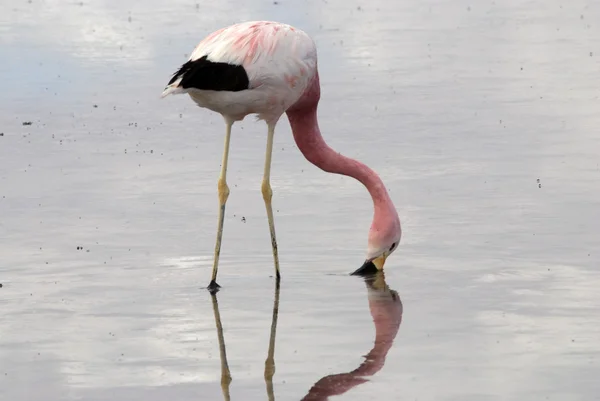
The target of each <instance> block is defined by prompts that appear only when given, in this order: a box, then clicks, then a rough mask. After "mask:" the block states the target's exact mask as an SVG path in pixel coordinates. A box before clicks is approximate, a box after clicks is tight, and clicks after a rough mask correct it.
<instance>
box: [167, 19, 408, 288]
mask: <svg viewBox="0 0 600 401" xmlns="http://www.w3.org/2000/svg"><path fill="white" fill-rule="evenodd" d="M182 93H187V94H188V95H189V96H190V97H191V98H192V100H193V101H194V102H196V104H197V105H198V106H200V107H202V108H206V109H209V110H212V111H214V112H217V113H219V114H221V115H222V116H223V119H224V120H225V145H224V150H223V161H222V164H221V173H220V175H219V180H218V182H217V188H218V194H219V218H218V226H217V238H216V244H215V251H214V259H213V269H212V276H211V281H210V283H209V285H208V289H209V291H211V292H216V291H218V290H219V288H220V286H219V284H217V271H218V265H219V255H220V253H221V239H222V238H223V220H224V215H225V204H226V202H227V198H228V197H229V187H228V186H227V180H226V176H227V161H228V159H229V142H230V138H231V127H232V126H233V124H234V122H236V121H241V120H243V119H244V117H246V116H247V115H248V114H256V115H257V117H258V119H259V120H263V121H265V123H266V124H267V149H266V154H265V165H264V174H263V179H262V185H261V191H262V195H263V199H264V201H265V207H266V209H267V218H268V222H269V231H270V234H271V247H272V250H273V260H274V263H275V275H276V279H277V281H278V282H279V280H280V278H281V274H280V270H279V257H278V250H277V239H276V235H275V223H274V220H273V208H272V197H273V191H272V189H271V184H270V178H271V156H272V153H273V136H274V134H275V126H276V125H277V122H278V121H279V119H280V117H281V116H282V115H283V114H284V113H286V114H287V118H288V120H289V123H290V125H291V128H292V132H293V135H294V140H295V142H296V144H297V146H298V148H299V149H300V151H301V152H302V154H303V155H304V157H305V158H306V159H307V160H308V161H309V162H311V163H312V164H314V165H315V166H317V167H319V168H320V169H322V170H324V171H326V172H329V173H335V174H343V175H346V176H350V177H353V178H355V179H356V180H358V181H360V182H361V183H362V184H363V185H364V186H365V187H366V188H367V190H368V191H369V194H370V195H371V198H372V199H373V207H374V213H373V221H372V223H371V227H370V229H369V235H368V244H367V253H366V259H365V261H364V263H363V265H362V266H361V267H360V268H359V269H358V270H356V271H355V272H354V273H352V274H355V275H365V274H371V273H374V272H377V271H379V270H383V266H384V263H385V261H386V259H387V258H388V257H389V256H390V255H391V254H392V253H393V252H394V251H395V250H396V248H397V246H398V244H399V242H400V237H401V232H402V230H401V227H400V219H399V217H398V213H397V211H396V208H395V207H394V204H393V202H392V200H391V199H390V196H389V194H388V192H387V190H386V188H385V185H384V184H383V182H382V181H381V179H380V178H379V176H378V175H377V173H375V171H373V170H372V169H370V168H369V167H368V166H366V165H365V164H363V163H361V162H359V161H357V160H354V159H351V158H348V157H345V156H343V155H341V154H339V153H338V152H336V151H334V150H333V149H332V148H330V147H329V146H328V145H327V144H326V143H325V140H324V139H323V137H322V136H321V131H320V130H319V124H318V120H317V106H318V103H319V99H320V93H321V91H320V85H319V72H318V69H317V49H316V45H315V42H314V41H313V40H312V38H311V37H310V36H309V35H308V34H307V33H305V32H303V31H301V30H299V29H296V28H294V27H292V26H290V25H287V24H283V23H279V22H272V21H250V22H243V23H238V24H234V25H231V26H228V27H225V28H222V29H220V30H218V31H215V32H213V33H211V34H210V35H208V36H207V37H206V38H205V39H203V40H202V41H201V42H200V43H199V44H198V45H197V46H196V48H195V49H194V51H193V52H192V53H191V55H190V58H189V59H188V61H187V62H185V63H184V64H183V65H182V66H181V67H180V68H179V69H178V70H177V71H176V72H175V74H173V76H172V78H171V80H170V81H169V83H168V84H167V86H166V87H165V89H164V91H163V92H162V95H161V97H162V98H164V97H165V96H168V95H171V94H173V95H174V94H182Z"/></svg>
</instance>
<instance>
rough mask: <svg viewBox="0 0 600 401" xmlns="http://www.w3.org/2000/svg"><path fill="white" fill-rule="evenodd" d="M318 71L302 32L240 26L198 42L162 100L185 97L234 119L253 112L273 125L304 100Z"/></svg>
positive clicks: (260, 24) (265, 24)
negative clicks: (181, 95)
mask: <svg viewBox="0 0 600 401" xmlns="http://www.w3.org/2000/svg"><path fill="white" fill-rule="evenodd" d="M316 67H317V50H316V46H315V44H314V42H313V40H312V39H311V38H310V36H308V35H307V34H306V33H305V32H303V31H300V30H298V29H296V28H294V27H292V26H290V25H286V24H282V23H278V22H271V21H251V22H244V23H240V24H236V25H232V26H230V27H227V28H223V29H220V30H218V31H216V32H214V33H212V34H211V35H209V36H208V37H206V38H205V39H204V40H202V41H201V42H200V43H199V44H198V46H196V48H195V49H194V51H193V52H192V54H191V55H190V58H189V60H188V62H187V63H185V64H184V65H183V66H182V67H181V68H180V69H179V70H178V71H177V72H176V73H175V75H174V76H173V78H172V79H171V81H170V82H169V84H168V86H167V88H165V91H164V92H163V97H164V96H167V95H168V94H171V93H173V94H175V93H188V94H189V95H190V97H191V98H192V99H193V100H194V101H195V102H196V103H197V104H198V105H199V106H200V107H205V108H207V109H210V110H212V111H215V112H217V113H220V114H222V115H223V116H225V117H226V118H230V119H232V120H233V121H239V120H242V119H243V118H244V117H245V116H247V115H248V114H257V115H258V117H259V118H260V119H262V120H265V121H267V122H277V120H278V119H279V118H280V117H281V115H282V114H283V113H284V112H285V111H286V110H287V109H288V108H289V107H290V106H292V105H293V104H294V103H296V102H297V101H298V99H299V98H300V97H301V96H302V94H303V93H304V91H305V90H306V88H307V87H308V86H309V84H310V82H311V80H312V79H313V77H314V75H315V72H316Z"/></svg>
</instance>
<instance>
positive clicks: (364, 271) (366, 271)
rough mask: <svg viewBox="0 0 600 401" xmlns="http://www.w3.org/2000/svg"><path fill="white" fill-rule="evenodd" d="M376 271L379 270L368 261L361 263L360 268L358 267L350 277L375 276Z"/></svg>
mask: <svg viewBox="0 0 600 401" xmlns="http://www.w3.org/2000/svg"><path fill="white" fill-rule="evenodd" d="M378 271H379V270H378V269H377V267H376V266H375V265H374V264H373V262H371V261H370V260H367V261H365V263H363V265H362V266H361V267H359V268H358V269H357V270H356V271H355V272H354V273H352V274H351V276H361V277H365V276H372V275H374V274H377V272H378Z"/></svg>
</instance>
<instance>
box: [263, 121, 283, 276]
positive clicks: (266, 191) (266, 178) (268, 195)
mask: <svg viewBox="0 0 600 401" xmlns="http://www.w3.org/2000/svg"><path fill="white" fill-rule="evenodd" d="M268 127H269V133H268V137H267V152H266V155H265V172H264V175H263V181H262V186H261V189H262V194H263V199H264V200H265V206H266V208H267V218H268V219H269V230H270V231H271V246H272V248H273V260H274V261H275V276H276V279H277V281H279V279H280V277H281V275H280V274H279V256H278V255H277V238H276V236H275V222H274V221H273V208H272V206H271V199H272V198H273V190H272V189H271V182H270V179H271V155H272V154H273V136H274V134H275V124H268Z"/></svg>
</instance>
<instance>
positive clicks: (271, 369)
mask: <svg viewBox="0 0 600 401" xmlns="http://www.w3.org/2000/svg"><path fill="white" fill-rule="evenodd" d="M278 314H279V280H277V279H276V280H275V300H274V301H273V319H272V320H271V336H270V338H269V353H268V355H267V360H266V361H265V383H266V384H267V395H268V396H269V401H274V400H275V394H274V393H273V375H275V334H276V332H277V315H278Z"/></svg>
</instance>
